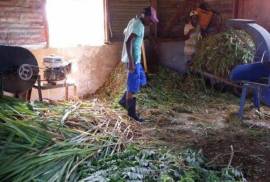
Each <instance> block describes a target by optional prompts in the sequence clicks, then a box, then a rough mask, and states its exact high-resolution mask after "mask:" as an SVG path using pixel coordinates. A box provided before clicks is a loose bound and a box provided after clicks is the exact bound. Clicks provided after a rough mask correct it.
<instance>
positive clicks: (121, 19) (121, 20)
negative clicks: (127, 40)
mask: <svg viewBox="0 0 270 182" xmlns="http://www.w3.org/2000/svg"><path fill="white" fill-rule="evenodd" d="M147 6H150V1H149V0H109V10H110V26H111V31H112V37H111V38H112V39H113V40H121V39H122V38H123V30H124V28H125V27H126V25H127V23H128V21H129V20H130V19H131V18H132V17H135V16H136V15H139V14H140V13H141V11H142V9H143V8H145V7H147Z"/></svg>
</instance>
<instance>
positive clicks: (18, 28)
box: [0, 0, 47, 47]
mask: <svg viewBox="0 0 270 182" xmlns="http://www.w3.org/2000/svg"><path fill="white" fill-rule="evenodd" d="M44 2H45V0H2V1H0V44H4V45H24V46H26V47H44V46H46V43H47V41H46V28H45V25H46V21H45V11H44V9H45V8H44V4H45V3H44Z"/></svg>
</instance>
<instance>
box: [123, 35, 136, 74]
mask: <svg viewBox="0 0 270 182" xmlns="http://www.w3.org/2000/svg"><path fill="white" fill-rule="evenodd" d="M136 36H137V35H136V34H134V33H132V34H131V35H130V36H129V38H128V40H127V41H126V50H127V55H128V70H129V72H131V73H133V72H134V70H135V62H134V58H133V51H132V49H133V48H132V44H133V41H134V39H135V38H136Z"/></svg>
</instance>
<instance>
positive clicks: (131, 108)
mask: <svg viewBox="0 0 270 182" xmlns="http://www.w3.org/2000/svg"><path fill="white" fill-rule="evenodd" d="M127 106H128V107H127V108H128V115H129V116H130V117H132V118H133V119H135V120H136V121H138V122H143V121H144V120H143V119H142V118H140V117H139V116H138V115H137V113H136V98H133V99H129V100H127Z"/></svg>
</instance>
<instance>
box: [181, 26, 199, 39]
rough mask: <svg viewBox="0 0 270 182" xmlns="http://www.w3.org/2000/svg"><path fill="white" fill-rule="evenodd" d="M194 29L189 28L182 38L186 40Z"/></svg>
mask: <svg viewBox="0 0 270 182" xmlns="http://www.w3.org/2000/svg"><path fill="white" fill-rule="evenodd" d="M195 31H196V30H195V28H193V29H190V30H189V31H188V33H187V34H185V35H184V40H188V39H189V38H190V34H192V33H194V32H195Z"/></svg>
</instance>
